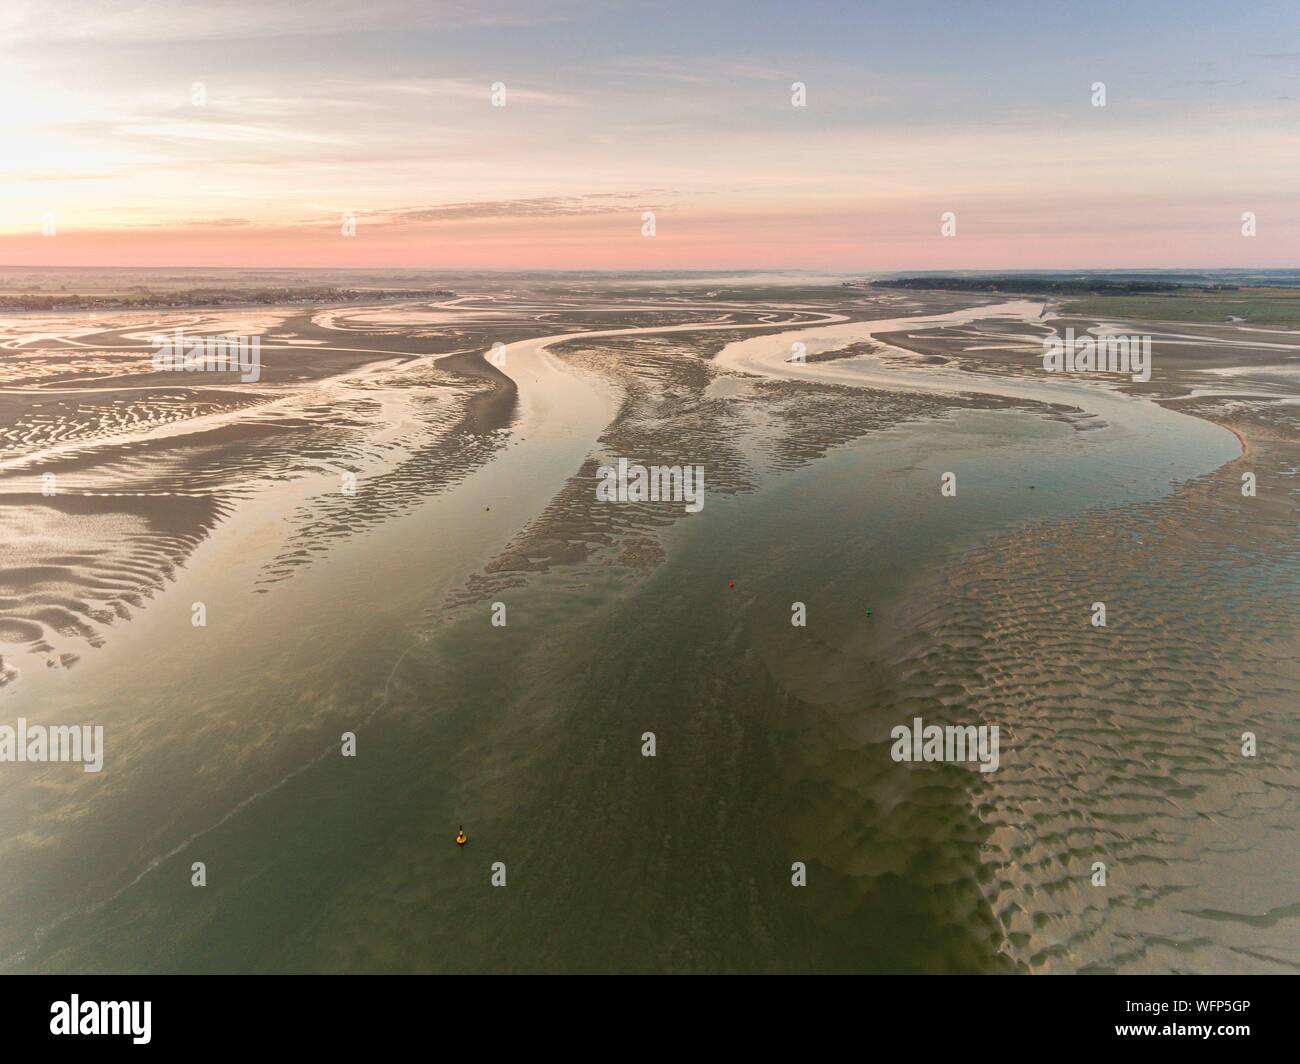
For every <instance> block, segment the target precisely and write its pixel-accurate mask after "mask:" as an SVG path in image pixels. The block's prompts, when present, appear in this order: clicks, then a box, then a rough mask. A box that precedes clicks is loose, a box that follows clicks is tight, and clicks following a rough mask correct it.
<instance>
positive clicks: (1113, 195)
mask: <svg viewBox="0 0 1300 1064" xmlns="http://www.w3.org/2000/svg"><path fill="white" fill-rule="evenodd" d="M796 83H799V84H802V86H803V87H804V88H803V101H802V102H803V106H796V102H797V101H796V92H797V90H796V89H795V85H796ZM1097 83H1101V84H1102V85H1104V93H1105V104H1104V106H1097V105H1096V101H1097V100H1098V98H1099V97H1098V93H1097V89H1096V88H1095V86H1096V85H1097ZM494 86H495V90H494ZM502 87H504V96H503V95H502ZM0 99H3V100H4V104H3V106H2V107H0V145H2V147H0V264H6V265H67V266H243V267H253V266H294V267H313V266H317V267H392V266H399V267H433V268H445V269H510V270H517V269H611V270H630V269H635V270H648V269H820V270H833V271H849V272H852V271H875V270H907V269H974V268H985V269H1011V268H1021V269H1033V268H1061V269H1069V268H1085V267H1086V268H1138V267H1163V268H1171V267H1193V268H1195V267H1233V266H1241V267H1256V268H1263V267H1296V266H1300V4H1297V3H1295V2H1294V0H1287V2H1275V0H1252V2H1251V3H1248V4H1241V3H1202V2H1198V0H1183V2H1178V3H1166V2H1163V0H1146V2H1140V3H1139V2H1135V0H1125V2H1122V3H1110V2H1106V0H1092V2H1068V3H1067V2H1051V0H1035V2H1032V3H1029V2H1025V3H1021V2H1018V0H1000V2H995V0H981V2H973V0H966V2H962V0H951V2H938V0H934V2H927V0H908V2H899V3H895V2H892V0H889V2H879V3H873V2H869V0H868V2H858V3H854V2H852V0H839V2H836V3H822V2H820V0H781V2H773V0H748V2H745V3H731V2H727V0H719V2H709V0H693V2H690V3H681V2H678V0H656V2H641V0H621V2H620V0H603V2H584V0H508V2H495V0H465V2H461V0H420V2H410V3H408V2H404V0H402V2H399V0H366V2H364V3H356V2H353V0H349V2H339V0H305V2H300V0H221V2H210V0H184V2H171V0H133V2H120V3H119V2H111V0H108V2H105V0H98V2H96V0H38V2H32V3H29V2H27V0H5V2H4V4H3V6H0ZM502 100H504V105H498V104H500V103H501V101H502ZM647 212H650V213H652V214H653V235H646V233H647V230H648V225H647V222H646V215H647ZM948 212H951V215H953V216H955V219H954V220H950V223H949V225H948V227H947V228H948V229H949V230H950V231H951V230H953V229H955V232H953V234H952V235H944V224H943V223H944V217H945V215H946V214H947V213H948ZM1247 212H1249V214H1250V215H1251V216H1253V218H1254V227H1255V235H1254V236H1245V235H1243V215H1245V214H1246V213H1247ZM349 219H353V220H354V221H355V235H351V236H348V235H345V232H346V231H347V229H348V226H347V225H346V223H347V221H348V220H349ZM47 234H48V235H47Z"/></svg>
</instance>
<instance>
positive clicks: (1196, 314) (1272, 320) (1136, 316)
mask: <svg viewBox="0 0 1300 1064" xmlns="http://www.w3.org/2000/svg"><path fill="white" fill-rule="evenodd" d="M1062 312H1063V313H1064V314H1075V315H1078V316H1079V317H1083V318H1124V319H1126V320H1137V321H1191V322H1197V323H1199V324H1206V325H1210V324H1219V323H1222V324H1229V323H1231V322H1232V319H1234V318H1240V319H1242V320H1241V322H1240V324H1245V325H1274V326H1281V327H1283V328H1292V329H1296V328H1300V288H1241V289H1237V290H1236V291H1231V292H1188V293H1186V294H1181V293H1180V294H1176V295H1142V296H1085V297H1083V298H1082V299H1072V300H1067V301H1066V302H1065V303H1064V304H1063V305H1062Z"/></svg>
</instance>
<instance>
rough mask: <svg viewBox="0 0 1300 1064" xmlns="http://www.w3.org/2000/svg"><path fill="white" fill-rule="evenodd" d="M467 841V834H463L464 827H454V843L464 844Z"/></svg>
mask: <svg viewBox="0 0 1300 1064" xmlns="http://www.w3.org/2000/svg"><path fill="white" fill-rule="evenodd" d="M467 842H469V836H468V835H466V834H465V829H464V828H457V829H456V845H457V846H464V845H465V843H467Z"/></svg>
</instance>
